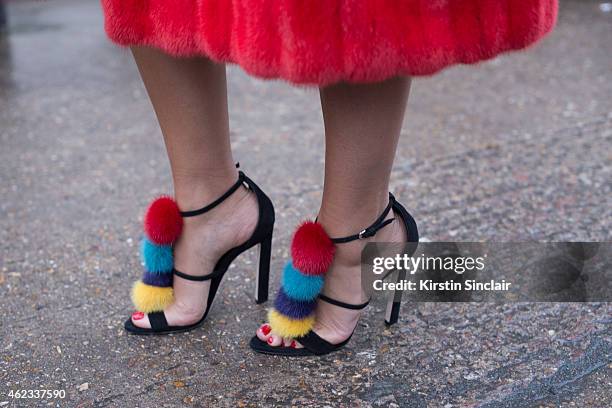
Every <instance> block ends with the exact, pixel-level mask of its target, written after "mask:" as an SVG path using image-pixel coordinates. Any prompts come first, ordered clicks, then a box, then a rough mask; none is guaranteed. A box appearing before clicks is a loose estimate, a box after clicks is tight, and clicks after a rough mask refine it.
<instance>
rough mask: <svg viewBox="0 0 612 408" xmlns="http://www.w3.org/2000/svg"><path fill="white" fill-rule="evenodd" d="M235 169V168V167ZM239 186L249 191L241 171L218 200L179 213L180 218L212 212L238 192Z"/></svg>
mask: <svg viewBox="0 0 612 408" xmlns="http://www.w3.org/2000/svg"><path fill="white" fill-rule="evenodd" d="M236 167H237V166H236ZM240 186H244V187H246V188H248V189H250V188H251V187H250V186H249V183H248V182H247V180H246V176H245V174H244V173H243V172H242V171H238V180H237V181H236V182H235V183H234V184H233V185H232V186H231V187H230V188H229V190H227V191H226V192H225V193H223V195H222V196H221V197H219V198H217V199H216V200H215V201H213V202H212V203H210V204H208V205H206V206H204V207H202V208H200V209H198V210H192V211H181V216H183V217H195V216H196V215H200V214H204V213H205V212H208V211H210V210H212V209H213V208H215V207H216V206H218V205H219V204H221V203H222V202H223V201H225V199H226V198H227V197H229V196H231V195H232V194H233V193H234V191H236V190H238V188H239V187H240Z"/></svg>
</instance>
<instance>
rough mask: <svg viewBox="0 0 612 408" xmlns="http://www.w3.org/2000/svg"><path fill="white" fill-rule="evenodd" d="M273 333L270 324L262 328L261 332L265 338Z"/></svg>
mask: <svg viewBox="0 0 612 408" xmlns="http://www.w3.org/2000/svg"><path fill="white" fill-rule="evenodd" d="M271 331H272V328H271V327H270V325H269V324H264V325H263V326H261V332H262V333H263V334H264V336H267V335H268V334H269V333H270V332H271Z"/></svg>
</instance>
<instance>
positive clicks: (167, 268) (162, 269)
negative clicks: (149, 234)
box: [140, 238, 174, 273]
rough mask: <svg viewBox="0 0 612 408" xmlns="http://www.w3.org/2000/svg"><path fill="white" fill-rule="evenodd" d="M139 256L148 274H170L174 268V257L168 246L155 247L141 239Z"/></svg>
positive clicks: (145, 239)
mask: <svg viewBox="0 0 612 408" xmlns="http://www.w3.org/2000/svg"><path fill="white" fill-rule="evenodd" d="M140 255H141V257H142V261H143V263H144V267H145V269H146V270H147V271H148V272H152V273H171V272H172V269H173V268H174V257H173V256H172V247H171V246H170V245H155V244H154V243H153V242H151V241H149V240H148V239H147V238H143V239H142V242H141V243H140Z"/></svg>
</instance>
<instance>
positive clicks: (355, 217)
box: [257, 78, 410, 347]
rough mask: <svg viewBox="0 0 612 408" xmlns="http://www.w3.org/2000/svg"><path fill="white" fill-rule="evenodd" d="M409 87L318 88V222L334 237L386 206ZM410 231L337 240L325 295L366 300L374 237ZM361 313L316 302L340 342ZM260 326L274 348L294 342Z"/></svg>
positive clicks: (401, 83) (401, 81)
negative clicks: (321, 179) (368, 251)
mask: <svg viewBox="0 0 612 408" xmlns="http://www.w3.org/2000/svg"><path fill="white" fill-rule="evenodd" d="M409 89H410V79H408V78H394V79H390V80H387V81H384V82H381V83H376V84H366V85H348V84H339V85H334V86H330V87H327V88H323V89H321V106H322V109H323V117H324V120H325V186H324V189H323V201H322V204H321V209H320V211H319V216H318V222H320V223H321V224H322V225H323V227H324V228H325V230H326V231H327V232H328V234H329V235H330V236H332V237H342V236H347V235H352V234H355V233H357V232H359V231H361V230H362V229H363V228H365V227H367V226H369V225H370V224H372V222H374V220H375V219H376V218H377V217H378V216H379V215H380V214H381V213H382V211H383V210H384V208H385V207H386V205H387V204H388V202H389V176H390V173H391V168H392V166H393V159H394V157H395V151H396V147H397V142H398V139H399V134H400V130H401V126H402V122H403V118H404V111H405V109H406V101H407V98H408V92H409ZM392 217H393V214H389V218H392ZM405 234H406V233H405V231H404V228H403V225H401V223H400V222H398V221H394V222H393V223H392V224H390V225H388V226H386V227H385V228H383V229H382V230H380V231H379V232H378V233H377V234H376V236H374V237H372V238H370V239H366V240H359V241H354V242H351V243H346V244H338V245H337V246H336V255H335V257H334V262H333V264H332V266H331V268H330V270H329V271H328V272H327V275H326V277H325V287H324V289H323V293H324V294H326V295H327V296H329V297H332V298H334V299H337V300H340V301H344V302H346V303H351V304H359V303H362V302H363V301H364V300H365V299H364V294H363V291H362V288H361V278H360V273H361V271H360V256H361V250H362V249H363V247H364V246H365V244H366V243H367V242H371V241H378V242H401V241H405V240H406V235H405ZM359 313H360V312H359V311H354V310H346V309H341V308H338V307H336V306H333V305H330V304H328V303H325V302H319V303H318V304H317V309H316V314H317V316H316V323H315V326H314V330H315V332H316V333H317V334H318V335H320V336H321V337H323V338H324V339H326V340H327V341H329V342H331V343H335V344H337V343H340V342H341V341H343V340H345V339H346V338H348V336H350V335H351V333H352V332H353V330H354V328H355V326H356V324H357V320H358V318H359ZM262 329H263V330H264V331H265V332H267V331H268V330H267V328H263V327H262V328H260V329H259V330H258V331H257V335H258V337H259V338H260V339H262V340H264V341H268V343H269V344H271V345H272V346H278V345H281V344H284V345H285V346H288V345H290V344H291V339H282V338H280V337H278V336H275V335H273V334H268V335H266V334H264V331H262ZM297 346H298V347H300V345H299V344H298V345H297Z"/></svg>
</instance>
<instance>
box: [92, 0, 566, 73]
mask: <svg viewBox="0 0 612 408" xmlns="http://www.w3.org/2000/svg"><path fill="white" fill-rule="evenodd" d="M102 5H103V8H104V13H105V17H106V23H105V27H106V32H107V34H108V36H109V37H110V38H111V40H113V41H114V42H116V43H118V44H121V45H125V46H129V45H148V46H154V47H157V48H160V49H162V50H164V51H165V52H167V53H169V54H172V55H175V56H196V55H205V56H208V57H210V58H211V59H213V60H215V61H221V62H229V63H236V64H238V65H240V66H242V67H243V68H244V69H245V70H246V71H247V72H249V73H251V74H253V75H255V76H258V77H262V78H282V79H285V80H287V81H290V82H293V83H301V84H316V85H325V84H331V83H335V82H340V81H347V82H374V81H380V80H383V79H385V78H389V77H392V76H397V75H412V76H418V75H430V74H433V73H435V72H437V71H439V70H441V69H443V68H445V67H447V66H450V65H454V64H460V63H463V64H473V63H476V62H478V61H482V60H486V59H489V58H492V57H494V56H496V55H497V54H499V53H502V52H507V51H512V50H519V49H522V48H525V47H527V46H528V45H530V44H532V43H534V42H536V41H537V40H539V39H540V38H542V37H543V36H544V35H545V34H547V33H548V32H550V31H551V30H552V28H553V26H554V24H555V21H556V18H557V7H558V6H557V0H530V1H524V0H435V1H433V0H432V1H423V0H362V1H349V0H309V1H307V2H304V1H303V0H283V1H278V2H277V1H266V0H172V1H168V0H146V1H143V0H102Z"/></svg>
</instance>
